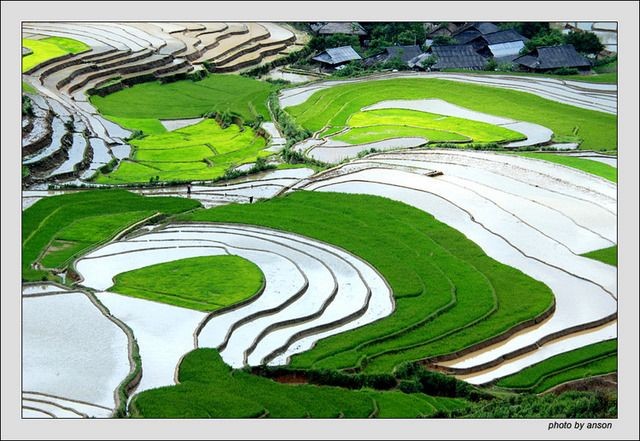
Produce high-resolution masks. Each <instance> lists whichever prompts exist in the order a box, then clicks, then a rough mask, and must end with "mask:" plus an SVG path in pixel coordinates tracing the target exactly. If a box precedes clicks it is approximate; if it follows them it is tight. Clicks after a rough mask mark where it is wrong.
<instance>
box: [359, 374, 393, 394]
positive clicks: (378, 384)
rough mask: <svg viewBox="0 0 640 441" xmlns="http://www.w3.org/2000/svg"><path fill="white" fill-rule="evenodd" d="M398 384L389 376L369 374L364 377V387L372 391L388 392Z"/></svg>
mask: <svg viewBox="0 0 640 441" xmlns="http://www.w3.org/2000/svg"><path fill="white" fill-rule="evenodd" d="M397 384H398V382H397V380H396V378H395V377H394V376H393V375H391V374H369V375H366V376H365V379H364V385H365V386H367V387H370V388H373V389H379V390H389V389H393V388H394V387H396V386H397Z"/></svg>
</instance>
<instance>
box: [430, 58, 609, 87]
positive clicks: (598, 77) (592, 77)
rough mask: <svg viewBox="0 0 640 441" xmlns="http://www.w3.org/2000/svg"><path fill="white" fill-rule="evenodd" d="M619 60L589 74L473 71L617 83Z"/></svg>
mask: <svg viewBox="0 0 640 441" xmlns="http://www.w3.org/2000/svg"><path fill="white" fill-rule="evenodd" d="M617 66H618V62H617V61H614V62H612V63H609V64H606V65H604V66H596V67H595V68H594V71H595V73H592V74H589V75H580V74H578V75H554V74H548V73H536V72H506V71H486V70H478V71H473V73H472V75H477V76H481V75H501V76H514V77H533V78H553V79H556V80H566V81H578V82H583V83H606V84H617V83H618V72H617ZM442 72H449V73H464V74H467V75H468V74H469V71H468V70H465V69H444V70H442Z"/></svg>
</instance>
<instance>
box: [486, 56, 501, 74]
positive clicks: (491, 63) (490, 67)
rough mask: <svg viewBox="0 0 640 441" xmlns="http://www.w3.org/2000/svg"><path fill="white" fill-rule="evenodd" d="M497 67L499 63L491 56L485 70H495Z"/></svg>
mask: <svg viewBox="0 0 640 441" xmlns="http://www.w3.org/2000/svg"><path fill="white" fill-rule="evenodd" d="M497 68H498V63H497V62H496V60H494V59H493V58H490V59H489V61H487V64H486V65H485V66H484V70H488V71H494V70H496V69H497Z"/></svg>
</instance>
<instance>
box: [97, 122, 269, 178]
mask: <svg viewBox="0 0 640 441" xmlns="http://www.w3.org/2000/svg"><path fill="white" fill-rule="evenodd" d="M130 143H131V145H132V146H133V147H134V149H135V150H134V154H133V157H132V158H131V159H130V160H125V161H122V162H121V163H120V166H119V167H118V168H117V169H116V170H115V171H113V172H111V173H109V174H106V175H105V174H102V175H100V176H98V178H97V182H99V183H104V184H122V183H129V182H140V183H145V182H149V180H150V179H153V180H158V181H160V180H161V181H194V180H207V179H215V178H219V177H221V176H223V175H224V174H225V172H226V171H227V169H229V168H230V167H235V166H238V165H242V164H245V163H248V162H253V161H255V160H256V157H260V156H268V155H269V154H270V153H269V152H267V151H265V150H264V147H265V145H266V140H265V139H264V138H262V137H260V136H256V135H255V132H254V131H253V129H251V128H249V127H240V126H237V125H231V126H229V127H228V128H224V129H223V128H222V127H220V125H219V124H218V123H217V122H216V121H215V120H213V119H205V120H204V121H202V122H199V123H198V124H194V125H191V126H187V127H184V128H182V129H178V130H174V131H171V132H162V133H157V134H153V135H149V136H142V137H139V138H138V139H133V140H131V141H130ZM156 177H157V178H156Z"/></svg>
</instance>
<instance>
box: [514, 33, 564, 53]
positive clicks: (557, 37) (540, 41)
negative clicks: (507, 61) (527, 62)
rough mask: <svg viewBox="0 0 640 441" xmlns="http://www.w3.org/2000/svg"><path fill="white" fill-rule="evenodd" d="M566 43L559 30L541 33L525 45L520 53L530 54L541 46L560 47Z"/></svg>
mask: <svg viewBox="0 0 640 441" xmlns="http://www.w3.org/2000/svg"><path fill="white" fill-rule="evenodd" d="M564 43H565V38H564V35H562V32H560V31H559V30H557V29H548V30H546V31H543V32H539V33H538V34H536V35H535V36H534V37H532V38H531V39H530V40H529V41H527V42H526V43H525V44H524V48H522V50H521V51H520V53H523V54H525V53H528V52H531V51H532V50H534V49H536V48H538V47H540V46H558V45H561V44H564Z"/></svg>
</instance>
